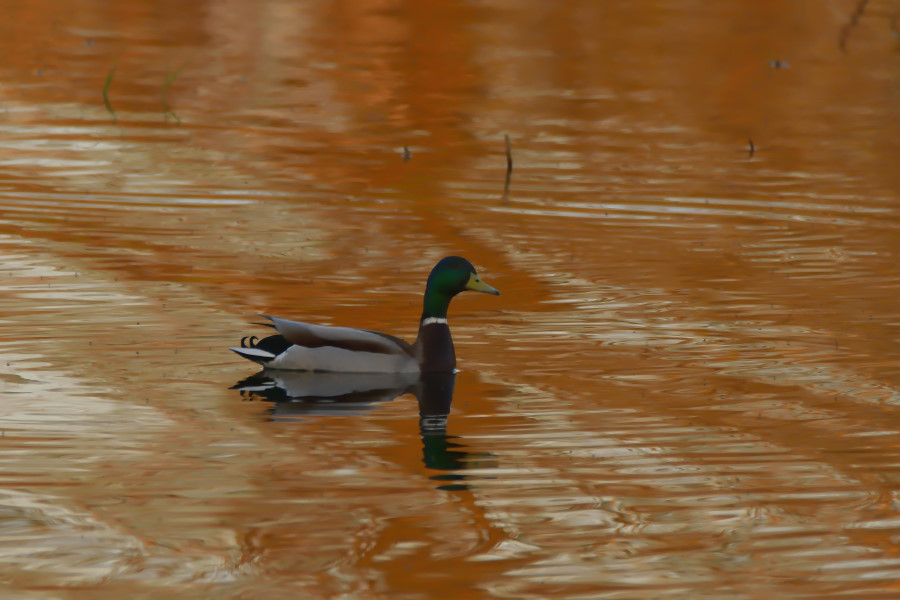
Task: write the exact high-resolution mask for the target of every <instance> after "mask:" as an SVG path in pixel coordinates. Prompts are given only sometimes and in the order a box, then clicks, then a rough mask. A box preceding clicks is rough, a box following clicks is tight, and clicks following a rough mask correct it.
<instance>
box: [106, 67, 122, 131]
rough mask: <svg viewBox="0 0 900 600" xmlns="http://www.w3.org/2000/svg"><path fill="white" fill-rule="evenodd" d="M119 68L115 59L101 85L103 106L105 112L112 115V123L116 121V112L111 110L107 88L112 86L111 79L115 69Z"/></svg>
mask: <svg viewBox="0 0 900 600" xmlns="http://www.w3.org/2000/svg"><path fill="white" fill-rule="evenodd" d="M118 66H119V60H118V59H116V62H115V63H113V66H112V67H110V69H109V73H107V74H106V82H105V83H104V84H103V104H104V106H106V110H108V111H109V114H111V115H112V119H113V123H115V122H116V121H118V118H117V117H116V111H114V110H113V107H112V104H110V102H109V86H110V84H112V80H113V77H115V75H116V68H117V67H118Z"/></svg>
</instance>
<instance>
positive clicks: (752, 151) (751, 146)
mask: <svg viewBox="0 0 900 600" xmlns="http://www.w3.org/2000/svg"><path fill="white" fill-rule="evenodd" d="M747 142H749V143H750V154H749V155H748V156H747V158H748V159H750V158H753V155H754V154H755V153H756V146H754V145H753V138H747Z"/></svg>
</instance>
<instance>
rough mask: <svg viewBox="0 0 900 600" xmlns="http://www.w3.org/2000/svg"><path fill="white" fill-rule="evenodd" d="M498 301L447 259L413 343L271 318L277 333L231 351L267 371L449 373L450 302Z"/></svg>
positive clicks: (437, 270) (435, 275)
mask: <svg viewBox="0 0 900 600" xmlns="http://www.w3.org/2000/svg"><path fill="white" fill-rule="evenodd" d="M467 290H469V291H474V292H482V293H485V294H493V295H495V296H499V295H500V292H499V291H498V290H497V289H496V288H493V287H491V286H490V285H488V284H486V283H484V282H483V281H481V279H480V278H479V277H478V273H477V272H476V271H475V267H474V266H472V263H470V262H469V261H468V260H466V259H465V258H462V257H460V256H448V257H446V258H443V259H441V260H440V261H439V262H438V263H437V264H436V265H435V266H434V268H433V269H432V270H431V273H430V274H429V275H428V280H427V282H426V283H425V294H424V296H423V299H422V317H421V319H420V320H419V333H418V335H417V337H416V341H415V342H413V343H412V344H409V343H407V342H406V341H404V340H402V339H400V338H397V337H394V336H392V335H388V334H386V333H381V332H378V331H371V330H369V329H354V328H351V327H333V326H328V325H313V324H311V323H303V322H301V321H291V320H288V319H282V318H280V317H273V316H270V315H260V316H261V317H263V318H264V319H268V321H269V322H268V323H261V324H262V325H266V326H269V327H272V328H274V329H275V331H277V332H278V333H277V334H275V335H270V336H268V337H264V338H262V339H259V338H257V337H256V336H247V337H244V338H243V339H241V345H240V347H234V348H229V349H230V350H232V351H234V352H236V353H237V354H239V355H240V356H242V357H244V358H246V359H248V360H252V361H253V362H256V363H258V364H260V365H262V367H263V369H265V370H284V371H313V372H338V373H410V374H425V373H450V372H453V371H455V369H456V352H455V350H454V348H453V338H452V337H451V336H450V327H449V325H448V324H447V309H448V308H449V306H450V301H451V300H453V298H454V297H455V296H456V295H457V294H459V293H461V292H464V291H467Z"/></svg>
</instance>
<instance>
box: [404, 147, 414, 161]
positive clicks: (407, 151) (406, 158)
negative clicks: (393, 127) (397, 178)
mask: <svg viewBox="0 0 900 600" xmlns="http://www.w3.org/2000/svg"><path fill="white" fill-rule="evenodd" d="M410 158H412V154H410V153H409V148H408V147H407V146H403V162H409V159H410Z"/></svg>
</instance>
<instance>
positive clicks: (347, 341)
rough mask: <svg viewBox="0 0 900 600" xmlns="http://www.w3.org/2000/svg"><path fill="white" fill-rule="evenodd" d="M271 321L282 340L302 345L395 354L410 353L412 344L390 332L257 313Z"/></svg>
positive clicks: (305, 346)
mask: <svg viewBox="0 0 900 600" xmlns="http://www.w3.org/2000/svg"><path fill="white" fill-rule="evenodd" d="M260 316H261V317H264V318H266V319H269V320H270V321H271V322H272V326H273V327H275V330H276V331H278V333H280V334H281V335H282V337H284V339H285V340H287V341H288V342H290V343H291V344H295V345H297V346H303V347H304V348H321V347H322V346H333V347H335V348H341V349H343V350H350V351H351V352H374V353H377V354H399V355H405V356H410V355H411V354H412V347H411V346H410V345H409V344H408V343H406V342H405V341H403V340H401V339H399V338H395V337H394V336H391V335H387V334H384V333H380V332H377V331H369V330H367V329H353V328H352V327H329V326H327V325H312V324H310V323H302V322H300V321H290V320H288V319H281V318H279V317H272V316H269V315H260Z"/></svg>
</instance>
